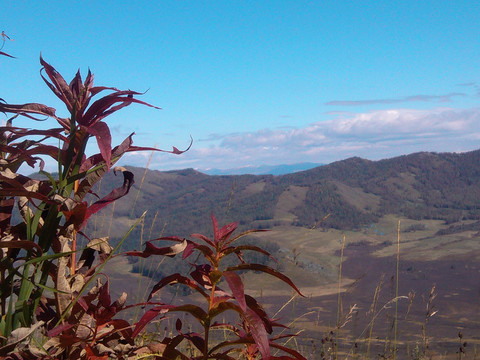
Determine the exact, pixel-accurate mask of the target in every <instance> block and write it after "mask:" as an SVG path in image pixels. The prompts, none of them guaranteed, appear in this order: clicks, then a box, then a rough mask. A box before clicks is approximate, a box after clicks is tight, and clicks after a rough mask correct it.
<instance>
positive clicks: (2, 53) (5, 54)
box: [0, 51, 15, 58]
mask: <svg viewBox="0 0 480 360" xmlns="http://www.w3.org/2000/svg"><path fill="white" fill-rule="evenodd" d="M0 55H3V56H8V57H11V58H15V56H12V55H9V54H7V53H4V52H3V51H0Z"/></svg>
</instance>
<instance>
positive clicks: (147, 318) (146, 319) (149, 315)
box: [132, 306, 168, 338]
mask: <svg viewBox="0 0 480 360" xmlns="http://www.w3.org/2000/svg"><path fill="white" fill-rule="evenodd" d="M167 312H168V306H156V307H154V308H152V309H150V310H148V311H147V312H146V313H145V314H144V315H143V316H142V318H141V319H140V320H139V321H138V322H137V324H136V325H135V329H133V333H132V338H135V337H136V336H137V335H138V334H140V331H142V330H143V329H144V328H145V326H147V325H148V324H149V323H150V322H151V321H152V320H153V319H155V318H156V317H157V316H159V315H162V314H165V313H167Z"/></svg>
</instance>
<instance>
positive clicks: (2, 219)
mask: <svg viewBox="0 0 480 360" xmlns="http://www.w3.org/2000/svg"><path fill="white" fill-rule="evenodd" d="M14 205H15V199H13V198H10V199H0V235H1V234H2V233H3V232H4V230H5V229H6V228H7V226H8V225H9V224H10V218H11V217H12V210H13V206H14Z"/></svg>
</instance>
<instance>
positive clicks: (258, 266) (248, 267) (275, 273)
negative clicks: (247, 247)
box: [225, 264, 305, 297]
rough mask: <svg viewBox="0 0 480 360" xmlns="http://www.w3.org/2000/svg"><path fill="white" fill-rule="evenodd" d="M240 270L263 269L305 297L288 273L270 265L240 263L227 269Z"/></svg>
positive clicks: (262, 270)
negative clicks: (283, 272)
mask: <svg viewBox="0 0 480 360" xmlns="http://www.w3.org/2000/svg"><path fill="white" fill-rule="evenodd" d="M240 270H253V271H261V272H264V273H267V274H270V275H272V276H275V277H276V278H278V279H280V280H282V281H283V282H285V283H287V284H288V285H290V287H292V288H293V289H294V290H295V291H296V292H297V293H298V294H299V295H300V296H303V297H305V296H304V295H303V294H302V293H301V292H300V290H298V288H297V287H296V286H295V284H294V283H293V282H292V280H290V278H289V277H288V276H286V275H283V274H282V273H281V272H279V271H277V270H275V269H272V268H271V267H269V266H266V265H261V264H239V265H236V266H230V267H228V268H227V269H225V271H240Z"/></svg>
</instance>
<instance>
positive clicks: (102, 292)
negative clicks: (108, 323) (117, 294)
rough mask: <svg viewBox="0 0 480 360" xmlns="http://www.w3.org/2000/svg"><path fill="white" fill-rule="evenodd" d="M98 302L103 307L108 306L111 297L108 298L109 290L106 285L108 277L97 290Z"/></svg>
mask: <svg viewBox="0 0 480 360" xmlns="http://www.w3.org/2000/svg"><path fill="white" fill-rule="evenodd" d="M98 292H99V295H98V303H99V304H100V305H102V306H103V307H104V308H108V307H110V304H111V302H112V299H111V298H110V290H109V286H108V279H107V280H106V282H105V284H103V285H102V286H101V287H100V289H99V290H98Z"/></svg>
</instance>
